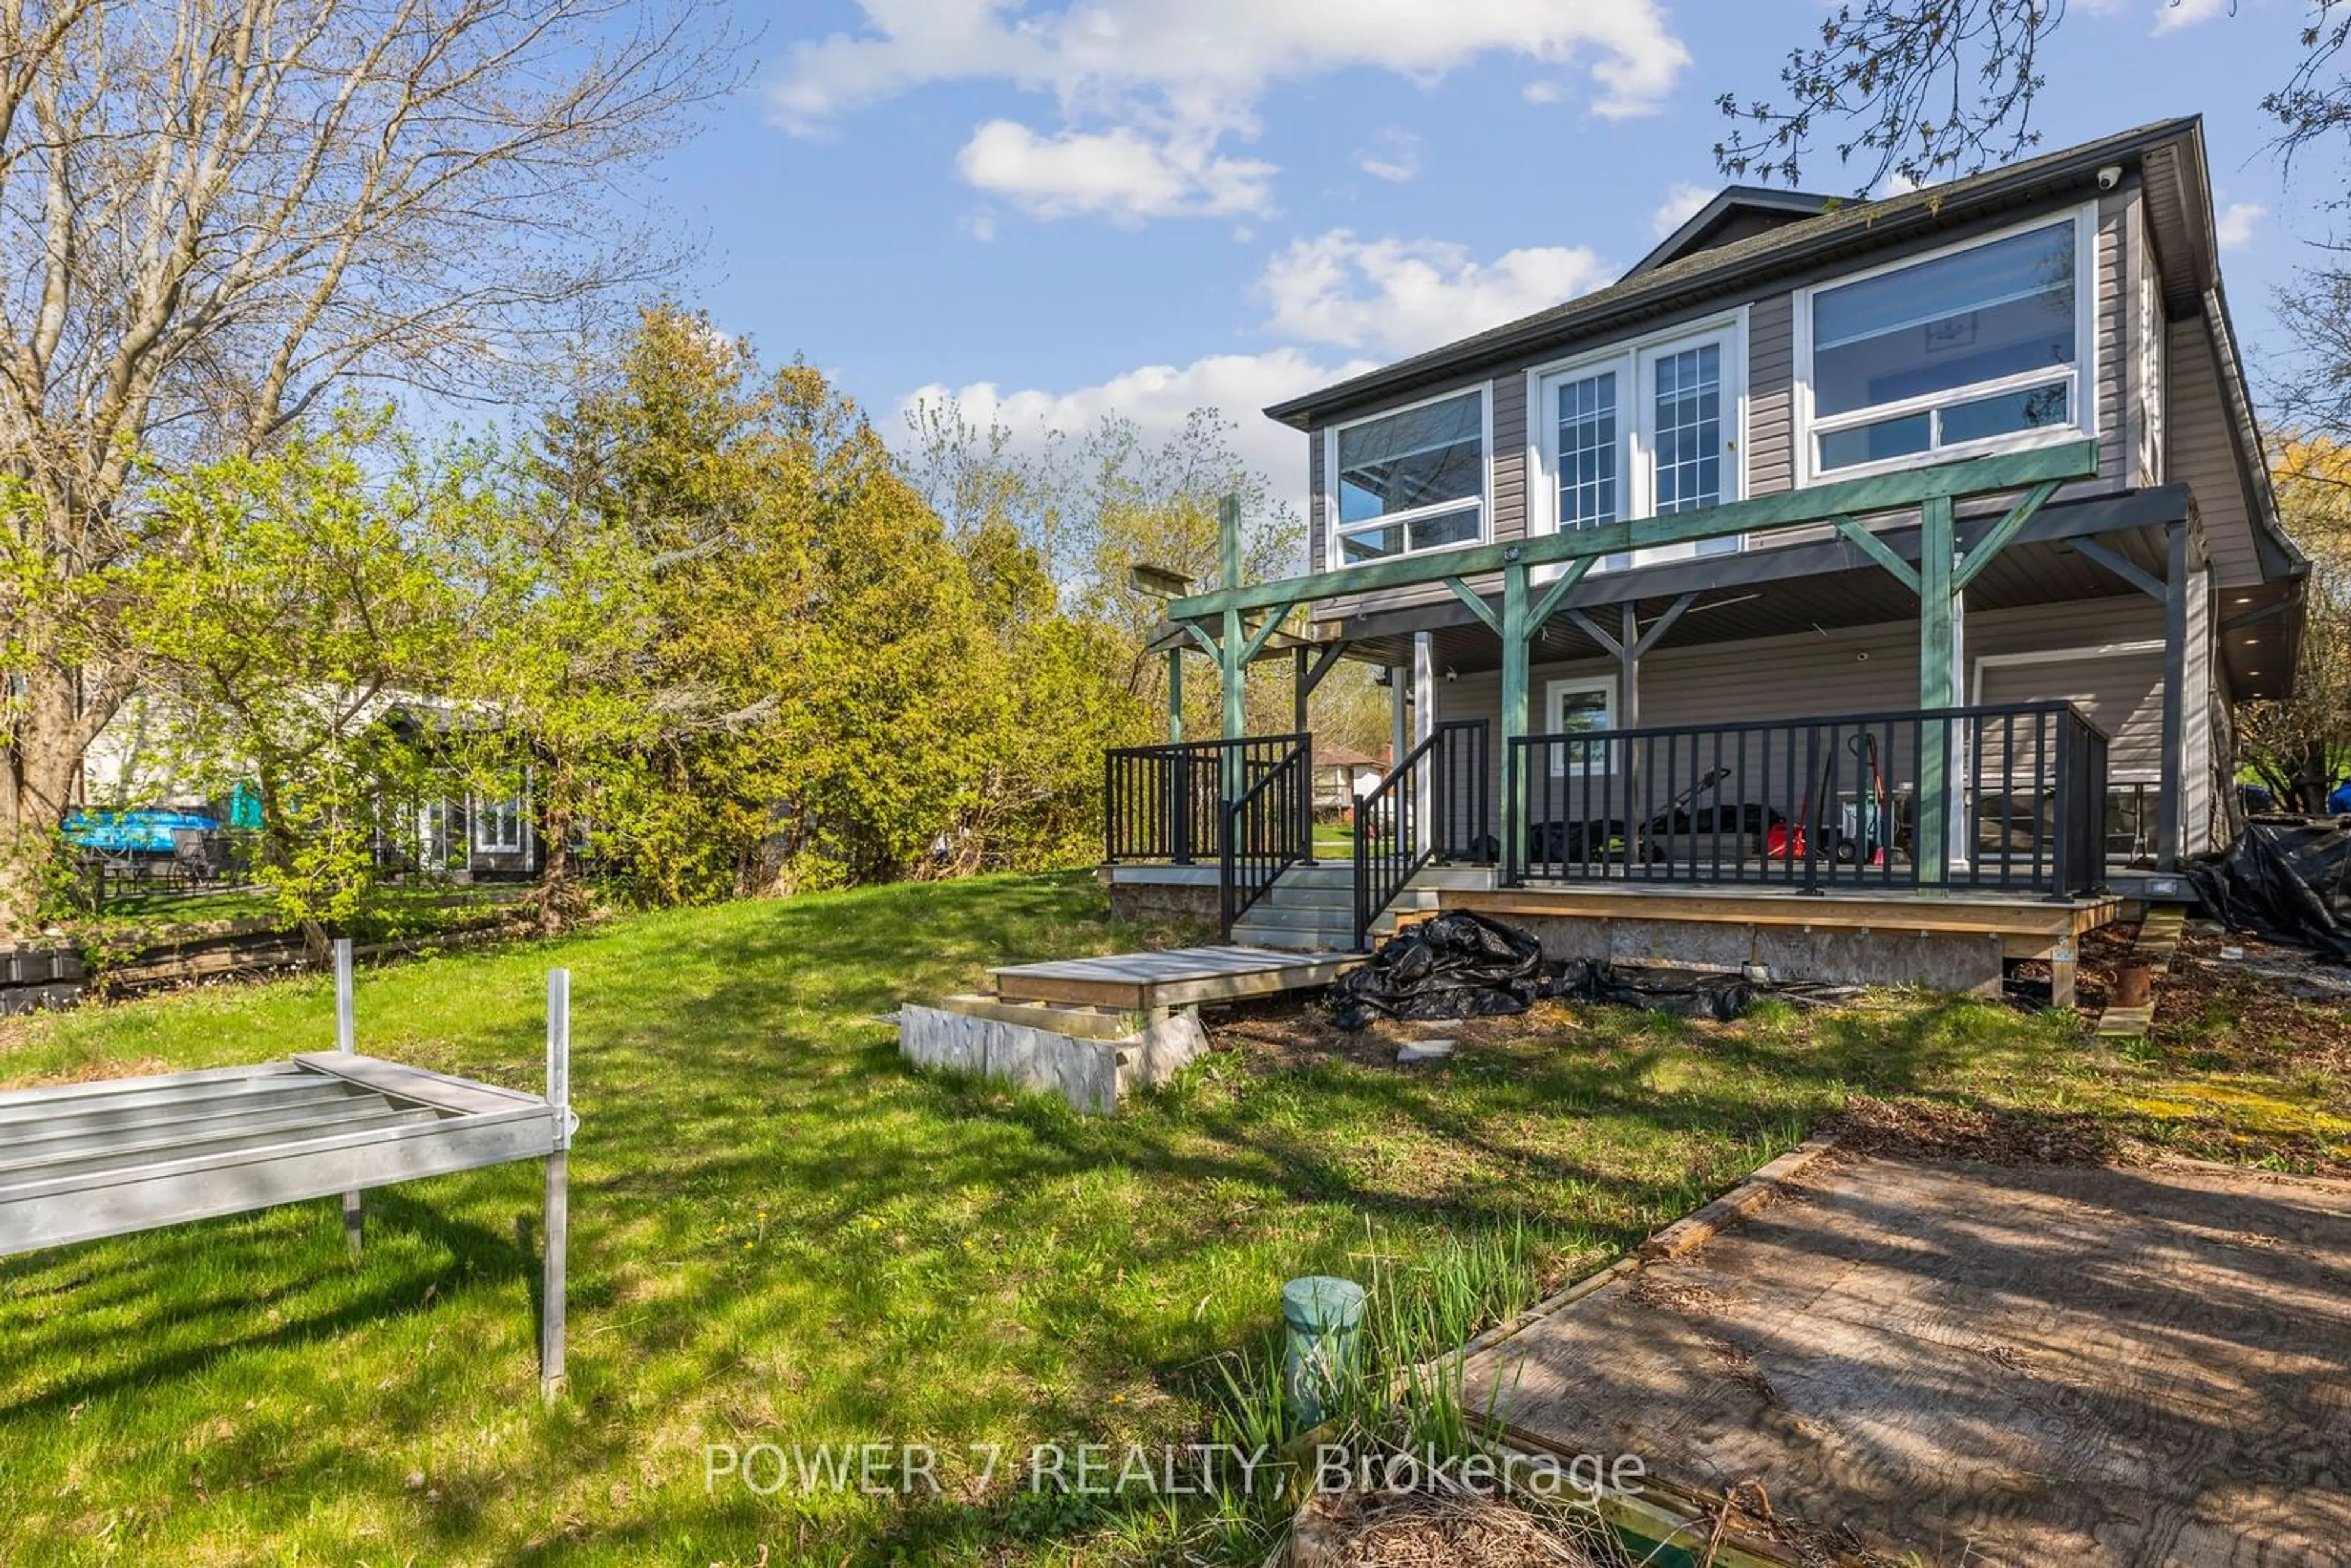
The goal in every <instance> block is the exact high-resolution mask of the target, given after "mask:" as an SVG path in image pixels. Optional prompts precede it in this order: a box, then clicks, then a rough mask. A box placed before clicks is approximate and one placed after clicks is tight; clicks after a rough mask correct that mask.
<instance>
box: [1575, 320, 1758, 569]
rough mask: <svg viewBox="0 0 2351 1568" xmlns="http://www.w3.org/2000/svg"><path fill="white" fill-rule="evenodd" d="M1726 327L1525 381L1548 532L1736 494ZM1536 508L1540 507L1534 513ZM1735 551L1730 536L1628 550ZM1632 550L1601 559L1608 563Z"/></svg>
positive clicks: (1651, 553) (1653, 556)
mask: <svg viewBox="0 0 2351 1568" xmlns="http://www.w3.org/2000/svg"><path fill="white" fill-rule="evenodd" d="M1738 370H1739V333H1738V330H1737V329H1736V327H1717V328H1712V329H1708V330H1707V331H1704V332H1699V333H1691V334H1677V335H1676V336H1674V337H1671V338H1667V339H1664V340H1658V341H1654V342H1649V343H1642V344H1636V345H1634V346H1632V347H1629V348H1626V349H1624V350H1618V351H1617V352H1615V353H1614V354H1612V355H1610V356H1608V357H1605V358H1597V359H1585V360H1582V361H1577V362H1575V363H1574V364H1573V365H1571V366H1569V367H1568V368H1566V369H1563V370H1559V371H1549V372H1546V373H1543V374H1541V375H1539V376H1537V377H1536V378H1535V386H1534V388H1533V392H1532V396H1533V403H1532V406H1533V409H1534V411H1535V415H1534V417H1535V421H1536V423H1535V437H1536V441H1537V444H1538V445H1537V450H1538V452H1539V454H1540V460H1541V465H1542V467H1543V479H1542V481H1541V486H1540V487H1539V490H1538V495H1539V496H1541V497H1543V498H1544V501H1545V502H1546V503H1547V509H1548V513H1549V515H1548V517H1542V518H1541V521H1539V522H1538V524H1537V529H1538V531H1540V530H1541V527H1542V525H1543V524H1544V523H1548V525H1549V526H1550V527H1551V528H1554V529H1557V530H1560V531H1562V532H1564V531H1567V530H1571V529H1575V528H1605V527H1607V526H1608V525H1609V524H1612V523H1621V522H1626V521H1629V520H1631V519H1634V518H1636V517H1667V516H1670V515H1672V514H1673V513H1676V512H1694V511H1698V510H1699V509H1701V508H1703V507H1716V506H1719V505H1721V504H1722V503H1723V502H1725V501H1735V500H1737V499H1738V498H1739V495H1740V488H1739V486H1740V475H1739V451H1738V441H1739V380H1738ZM1540 510H1541V507H1539V511H1540ZM1738 548H1739V540H1738V538H1737V537H1736V536H1726V537H1724V538H1715V539H1707V540H1704V541H1702V542H1700V543H1698V544H1696V545H1687V544H1685V545H1669V546H1664V547H1660V548H1657V549H1646V550H1643V551H1640V552H1639V556H1638V559H1639V561H1640V563H1641V564H1643V565H1647V564H1648V563H1649V562H1651V561H1653V560H1665V559H1673V558H1676V557H1681V556H1688V555H1693V554H1697V555H1711V554H1713V553H1715V552H1717V551H1720V550H1735V549H1738ZM1633 559H1635V558H1634V557H1632V556H1629V555H1621V554H1620V555H1612V556H1609V557H1607V558H1605V559H1604V560H1603V561H1602V562H1601V564H1602V566H1603V567H1604V568H1607V569H1612V570H1613V569H1614V568H1618V567H1622V566H1625V565H1626V564H1627V563H1628V562H1630V561H1632V560H1633Z"/></svg>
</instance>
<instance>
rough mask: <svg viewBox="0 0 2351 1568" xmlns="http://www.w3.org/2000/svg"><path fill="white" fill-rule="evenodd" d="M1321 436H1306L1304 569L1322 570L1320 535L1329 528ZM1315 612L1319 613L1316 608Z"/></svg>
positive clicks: (1318, 434)
mask: <svg viewBox="0 0 2351 1568" xmlns="http://www.w3.org/2000/svg"><path fill="white" fill-rule="evenodd" d="M1323 446H1324V442H1323V437H1322V432H1321V431H1319V430H1318V431H1315V432H1313V433H1312V434H1310V435H1308V436H1307V438H1306V570H1309V571H1321V570H1322V537H1323V535H1324V533H1325V532H1326V531H1327V529H1328V528H1329V520H1328V519H1327V518H1326V517H1324V516H1323V507H1322V491H1323V487H1324V486H1323V480H1324V478H1325V476H1324V474H1323V471H1322V457H1323ZM1316 613H1318V614H1319V613H1321V612H1320V611H1319V610H1318V611H1317V612H1316Z"/></svg>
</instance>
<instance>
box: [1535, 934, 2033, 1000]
mask: <svg viewBox="0 0 2351 1568" xmlns="http://www.w3.org/2000/svg"><path fill="white" fill-rule="evenodd" d="M1510 922H1511V924H1513V925H1520V926H1523V927H1525V928H1526V929H1527V930H1528V931H1530V932H1531V933H1533V935H1534V936H1535V937H1536V939H1537V940H1539V941H1540V942H1541V943H1542V949H1543V956H1544V957H1546V958H1552V959H1568V958H1583V959H1592V960H1603V961H1606V962H1609V963H1617V964H1669V965H1674V966H1677V967H1681V968H1685V969H1719V970H1725V971H1729V970H1738V969H1742V968H1744V967H1747V966H1749V965H1750V964H1761V966H1763V967H1764V968H1766V969H1767V970H1769V971H1770V972H1771V977H1772V978H1774V979H1781V980H1823V981H1828V982H1831V983H1833V984H1838V985H1855V986H1886V985H1904V984H1908V985H1918V986H1924V987H1926V988H1928V989H1929V990H1936V991H1950V992H1973V993H1975V994H1976V995H1978V996H1989V997H1996V996H1998V995H2000V988H2001V939H2000V938H1999V937H1998V936H1987V935H1984V934H1981V933H1973V932H1949V931H1871V930H1868V929H1866V928H1858V929H1844V928H1838V927H1832V926H1825V925H1823V926H1815V927H1814V928H1813V929H1812V930H1809V931H1807V930H1805V929H1804V928H1803V927H1802V926H1800V925H1763V924H1761V923H1749V922H1744V921H1716V920H1631V919H1622V918H1615V917H1606V918H1593V917H1592V916H1589V915H1573V916H1567V917H1560V916H1553V915H1512V916H1510Z"/></svg>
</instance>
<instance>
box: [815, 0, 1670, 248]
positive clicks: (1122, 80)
mask: <svg viewBox="0 0 2351 1568" xmlns="http://www.w3.org/2000/svg"><path fill="white" fill-rule="evenodd" d="M860 3H861V5H862V9H863V11H864V16H865V26H864V27H863V29H862V30H861V31H859V32H857V33H855V34H851V33H846V32H842V33H835V34H833V35H832V36H831V37H826V38H822V39H817V40H809V41H804V42H801V43H799V44H797V45H795V46H794V47H793V48H792V49H791V51H790V53H789V57H787V60H786V63H785V66H784V68H783V69H782V71H781V73H780V74H779V75H778V78H776V80H775V81H774V82H773V83H772V85H771V86H770V87H769V89H768V106H769V109H770V111H771V113H772V114H773V116H774V118H775V119H776V120H778V122H779V123H781V124H782V125H784V126H785V127H786V128H787V129H789V130H792V131H802V132H806V131H818V130H820V129H822V128H823V127H824V126H826V125H827V124H829V123H830V122H831V120H834V119H836V118H838V117H839V116H841V114H844V113H846V112H848V111H849V110H854V109H857V108H859V107H861V106H863V105H866V104H871V103H876V102H879V101H881V100H883V99H889V98H893V97H895V96H897V95H899V94H901V93H904V92H908V91H912V90H914V89H917V88H921V87H924V86H926V85H929V84H932V83H938V82H948V81H992V82H1005V83H1009V84H1010V85H1012V86H1014V87H1017V88H1020V89H1026V90H1029V91H1034V92H1041V93H1049V94H1050V95H1051V96H1052V97H1053V99H1055V101H1056V103H1057V104H1058V105H1059V106H1060V111H1061V120H1062V129H1061V131H1060V132H1059V133H1057V134H1040V133H1038V132H1035V131H1023V130H1022V128H1020V127H1017V126H1011V125H1009V123H1008V122H1006V121H1000V120H999V121H996V122H992V123H991V124H989V125H987V126H983V127H981V128H980V134H978V135H975V136H974V137H973V139H972V141H971V143H970V144H969V145H967V147H966V148H965V149H964V155H963V158H962V160H961V162H962V166H963V169H964V171H965V173H966V176H967V178H968V177H972V176H973V175H974V174H975V173H976V172H996V173H997V174H998V176H999V177H1000V178H1002V179H1005V180H1008V181H1015V182H1018V181H1022V180H1026V181H1028V182H1029V184H1028V185H1025V186H1022V187H1020V188H1021V189H1024V190H1026V191H1028V192H1029V195H1028V196H1026V197H1025V198H1024V204H1029V205H1031V206H1032V207H1033V209H1034V210H1036V211H1039V212H1040V213H1048V214H1061V213H1081V212H1100V213H1119V214H1125V215H1128V216H1134V215H1157V214H1159V213H1161V212H1182V213H1196V212H1221V211H1228V210H1231V205H1230V204H1231V203H1233V202H1234V201H1236V200H1238V199H1239V198H1238V196H1236V195H1235V194H1233V192H1234V191H1239V192H1246V193H1251V199H1254V200H1262V199H1263V191H1264V186H1265V183H1266V181H1267V180H1268V179H1270V175H1271V174H1272V172H1273V171H1272V170H1271V169H1270V168H1269V167H1267V166H1265V165H1263V164H1259V163H1255V162H1248V161H1242V160H1235V159H1230V158H1227V157H1223V156H1221V155H1219V152H1218V147H1219V143H1220V142H1221V141H1222V140H1223V139H1225V138H1227V137H1236V138H1240V139H1247V138H1249V137H1252V136H1254V135H1255V134H1256V133H1257V130H1258V124H1257V105H1258V103H1259V99H1262V98H1263V96H1264V94H1265V93H1266V91H1267V89H1269V88H1270V87H1271V86H1273V85H1274V84H1275V83H1277V82H1280V81H1285V80H1299V79H1304V78H1311V77H1316V76H1321V75H1325V74H1328V73H1331V72H1334V71H1341V70H1361V69H1370V70H1386V71H1391V72H1394V73H1396V74H1398V75H1401V76H1404V77H1406V78H1410V79H1412V80H1414V81H1421V82H1425V81H1427V80H1430V79H1433V78H1437V77H1439V76H1442V75H1444V74H1445V73H1446V72H1447V71H1451V70H1455V69H1458V68H1461V67H1463V66H1466V65H1468V64H1469V63H1470V62H1471V61H1472V60H1475V59H1477V58H1479V57H1482V56H1486V55H1491V54H1503V55H1510V56H1515V57H1520V58H1522V59H1527V60H1532V61H1534V62H1537V63H1538V64H1541V65H1543V66H1547V67H1551V68H1554V69H1580V70H1581V71H1582V72H1583V78H1585V80H1586V82H1587V83H1588V85H1589V88H1590V92H1591V105H1592V108H1593V112H1595V113H1598V114H1601V115H1604V116H1609V117H1612V118H1613V117H1619V116H1625V115H1633V114H1644V113H1648V112H1650V111H1652V110H1656V108H1657V107H1658V106H1659V104H1660V103H1661V102H1662V100H1663V99H1665V97H1666V95H1667V93H1668V92H1669V91H1670V90H1671V89H1672V88H1673V85H1674V83H1675V81H1676V79H1677V78H1678V77H1679V76H1680V74H1681V72H1682V71H1683V69H1684V68H1686V67H1687V65H1688V64H1689V51H1688V50H1687V49H1686V48H1685V47H1683V46H1682V43H1681V41H1680V40H1679V39H1678V38H1677V37H1674V36H1673V34H1672V33H1671V32H1669V31H1668V30H1667V26H1666V19H1665V16H1664V13H1663V11H1662V10H1661V8H1660V0H1610V3H1608V4H1595V3H1593V0H1452V3H1450V4H1447V5H1429V4H1427V3H1426V0H1275V3H1272V4H1268V3H1267V0H1066V3H1064V4H1063V5H1061V6H1060V7H1059V8H1057V9H1039V10H1033V11H1032V10H1029V9H1025V8H1023V7H1022V6H1021V5H1019V4H1018V3H1017V0H860ZM1014 131H1020V132H1021V134H1022V136H1023V137H1024V138H1025V140H1015V138H1014V136H1013V134H1012V132H1014ZM1122 137H1123V138H1125V139H1127V140H1124V141H1121V140H1118V139H1119V138H1122ZM984 138H985V139H987V140H986V141H983V139H984ZM1138 141H1150V142H1155V143H1157V144H1158V151H1159V153H1160V156H1159V157H1158V158H1156V159H1150V158H1145V157H1144V156H1142V155H1140V154H1138V152H1136V149H1135V143H1136V142H1138ZM1040 164H1050V165H1051V166H1052V168H1053V169H1054V170H1055V171H1056V173H1055V175H1053V176H1050V177H1049V176H1047V175H1043V174H1040V173H1037V172H1035V170H1036V168H1037V166H1038V165H1040ZM1108 165H1115V166H1119V167H1139V168H1141V169H1142V170H1143V172H1144V173H1145V174H1146V175H1147V176H1148V177H1150V178H1151V179H1152V180H1153V181H1154V182H1155V187H1154V188H1155V189H1158V190H1161V191H1162V192H1163V194H1161V195H1160V196H1159V197H1158V198H1156V199H1157V201H1158V205H1157V206H1156V207H1149V208H1145V207H1142V206H1136V205H1134V204H1112V203H1108V202H1105V201H1102V199H1100V198H1099V197H1095V196H1093V195H1092V194H1091V193H1092V192H1093V191H1094V190H1095V189H1096V186H1095V183H1094V181H1095V178H1096V175H1097V173H1098V172H1099V170H1100V169H1101V168H1102V167H1103V166H1108ZM1171 168H1173V169H1174V170H1175V171H1178V172H1185V173H1188V174H1189V175H1190V176H1191V180H1192V183H1191V184H1190V186H1188V187H1187V188H1186V190H1185V192H1184V193H1182V194H1180V195H1167V194H1165V193H1164V191H1165V179H1166V176H1167V174H1168V172H1169V171H1170V169H1171ZM1212 175H1213V176H1216V177H1217V178H1218V179H1221V180H1222V181H1223V182H1225V183H1224V184H1223V185H1218V184H1217V183H1215V181H1213V180H1212V179H1211V178H1210V177H1211V176H1212ZM991 188H997V189H1001V188H1003V187H1001V186H998V187H991Z"/></svg>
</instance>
